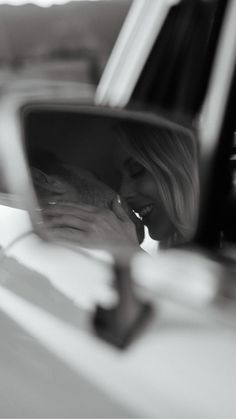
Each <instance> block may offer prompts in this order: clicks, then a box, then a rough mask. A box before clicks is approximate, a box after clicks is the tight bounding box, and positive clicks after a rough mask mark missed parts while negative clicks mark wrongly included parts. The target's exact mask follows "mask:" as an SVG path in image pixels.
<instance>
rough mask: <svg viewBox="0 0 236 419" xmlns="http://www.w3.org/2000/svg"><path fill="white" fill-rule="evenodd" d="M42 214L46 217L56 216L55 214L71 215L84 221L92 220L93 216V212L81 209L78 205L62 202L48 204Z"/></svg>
mask: <svg viewBox="0 0 236 419" xmlns="http://www.w3.org/2000/svg"><path fill="white" fill-rule="evenodd" d="M42 212H43V215H45V216H48V217H57V216H62V215H66V216H71V217H77V218H80V219H81V220H84V221H92V219H93V218H94V214H95V212H91V211H87V210H84V209H81V208H80V207H79V206H73V205H71V206H67V205H64V204H58V205H57V204H56V205H53V206H50V207H49V208H44V209H43V211H42Z"/></svg>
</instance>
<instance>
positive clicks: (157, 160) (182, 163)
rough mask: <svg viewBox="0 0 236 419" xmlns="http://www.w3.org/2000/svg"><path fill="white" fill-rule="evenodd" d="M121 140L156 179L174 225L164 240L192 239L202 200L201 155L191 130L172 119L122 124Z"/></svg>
mask: <svg viewBox="0 0 236 419" xmlns="http://www.w3.org/2000/svg"><path fill="white" fill-rule="evenodd" d="M118 132H119V141H120V143H121V144H122V145H123V146H124V147H125V148H126V149H127V151H128V152H129V153H130V154H131V156H132V157H133V158H134V159H136V160H137V161H138V162H139V163H140V164H142V165H143V166H144V167H145V169H146V170H147V171H148V172H149V173H151V174H152V175H153V177H154V179H155V182H156V186H157V192H158V196H159V197H160V198H161V200H162V204H163V208H164V209H165V212H166V214H167V217H168V218H169V220H170V221H171V223H172V225H173V234H171V237H168V238H167V239H166V240H165V243H162V244H163V246H169V245H172V244H174V243H182V242H186V241H188V240H189V239H190V238H191V236H192V235H193V233H194V230H195V226H196V218H197V213H198V201H199V180H198V158H197V145H196V140H195V137H194V135H193V133H192V131H191V130H189V129H187V128H183V127H182V126H180V125H177V124H172V123H169V124H168V122H167V123H166V122H165V123H160V124H158V126H156V125H149V126H148V125H147V124H144V123H142V122H138V123H137V122H135V123H132V122H125V123H122V124H120V125H119V127H118Z"/></svg>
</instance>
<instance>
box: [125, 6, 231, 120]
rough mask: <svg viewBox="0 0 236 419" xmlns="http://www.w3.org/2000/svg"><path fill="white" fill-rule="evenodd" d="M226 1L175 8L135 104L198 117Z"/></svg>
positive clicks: (146, 69)
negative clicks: (197, 113)
mask: <svg viewBox="0 0 236 419" xmlns="http://www.w3.org/2000/svg"><path fill="white" fill-rule="evenodd" d="M225 5H226V2H222V1H221V0H220V1H219V0H212V1H202V0H200V1H195V0H184V1H181V2H179V3H178V4H177V5H174V6H172V8H171V10H170V12H169V14H168V16H167V19H166V21H165V23H164V25H163V28H162V30H161V33H160V35H159V37H158V39H157V40H156V43H155V44H154V46H153V49H152V52H151V54H150V57H149V59H148V60H147V63H146V65H145V66H144V69H143V71H142V73H141V75H140V78H139V80H138V83H137V85H136V88H135V90H134V92H133V96H132V98H131V102H132V103H133V102H134V103H136V104H137V103H138V104H142V105H143V104H145V105H147V106H154V107H158V108H161V109H164V110H165V111H167V112H174V113H177V114H180V115H189V116H194V114H196V112H197V111H198V110H199V107H200V105H201V103H202V100H203V98H204V94H205V89H206V84H207V80H208V77H209V72H210V68H211V64H212V58H213V56H214V50H215V46H216V41H217V39H218V35H219V27H220V22H221V20H222V17H223V12H224V8H225Z"/></svg>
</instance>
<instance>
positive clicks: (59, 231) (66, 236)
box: [51, 228, 86, 246]
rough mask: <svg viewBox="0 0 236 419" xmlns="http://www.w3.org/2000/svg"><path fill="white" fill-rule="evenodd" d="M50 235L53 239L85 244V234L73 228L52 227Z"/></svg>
mask: <svg viewBox="0 0 236 419" xmlns="http://www.w3.org/2000/svg"><path fill="white" fill-rule="evenodd" d="M51 235H52V237H53V238H54V239H57V240H65V241H70V242H73V243H77V244H80V245H81V246H82V245H84V246H85V241H86V240H85V235H84V233H83V232H82V231H78V230H75V229H73V228H53V230H52V231H51Z"/></svg>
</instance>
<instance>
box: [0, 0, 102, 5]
mask: <svg viewBox="0 0 236 419" xmlns="http://www.w3.org/2000/svg"><path fill="white" fill-rule="evenodd" d="M68 1H70V0H0V5H1V4H11V5H14V6H18V5H21V4H28V3H31V4H37V5H39V6H42V7H48V6H51V5H52V4H64V3H68ZM76 1H83V0H76ZM87 1H99V0H87Z"/></svg>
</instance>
